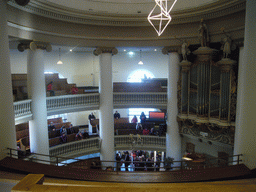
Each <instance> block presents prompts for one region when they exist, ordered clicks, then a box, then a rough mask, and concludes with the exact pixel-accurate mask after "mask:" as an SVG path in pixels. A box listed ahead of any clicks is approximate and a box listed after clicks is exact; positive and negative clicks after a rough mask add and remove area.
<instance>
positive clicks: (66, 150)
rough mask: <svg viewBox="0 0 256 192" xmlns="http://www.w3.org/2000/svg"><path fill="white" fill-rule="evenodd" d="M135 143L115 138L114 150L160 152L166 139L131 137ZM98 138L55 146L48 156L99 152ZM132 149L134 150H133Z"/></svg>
mask: <svg viewBox="0 0 256 192" xmlns="http://www.w3.org/2000/svg"><path fill="white" fill-rule="evenodd" d="M132 138H133V139H134V141H135V142H133V143H132V140H131V136H130V135H122V136H115V148H116V149H117V150H120V149H125V150H131V149H135V148H136V149H142V150H143V149H150V150H162V151H165V148H166V137H158V136H148V135H145V136H144V135H139V136H138V135H133V136H132ZM100 145H101V142H100V138H99V137H96V138H91V139H83V140H79V141H73V142H69V143H65V144H61V145H57V146H53V147H50V152H49V153H50V156H62V157H65V156H76V155H81V154H90V153H98V152H100ZM133 147H134V148H133Z"/></svg>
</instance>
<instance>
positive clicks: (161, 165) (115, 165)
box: [7, 148, 242, 172]
mask: <svg viewBox="0 0 256 192" xmlns="http://www.w3.org/2000/svg"><path fill="white" fill-rule="evenodd" d="M7 150H9V151H10V152H9V153H7V154H8V155H10V157H12V156H18V155H17V154H13V151H16V152H17V151H18V150H17V149H11V148H7ZM33 155H37V156H43V157H48V159H50V160H49V161H48V160H45V159H33ZM235 156H237V157H238V158H239V157H240V156H242V154H237V155H233V156H230V157H235ZM52 158H54V159H56V160H55V161H52V160H51V159H52ZM59 159H62V160H63V159H66V160H67V159H73V160H79V159H76V158H68V157H60V156H52V155H45V154H40V153H32V156H31V157H30V158H28V160H29V161H36V162H38V161H42V162H48V163H50V164H52V165H56V166H59V163H60V162H59ZM210 159H213V158H210ZM217 159H218V160H223V159H221V158H217ZM206 161H207V159H206ZM241 161H242V160H241V159H240V160H239V161H234V162H237V165H239V162H241ZM94 162H95V163H98V165H95V166H93V167H91V168H92V169H95V168H99V169H102V168H103V170H107V171H115V172H118V171H119V169H120V168H125V169H126V168H127V169H128V168H129V169H131V170H132V171H134V170H136V169H138V168H144V170H145V169H146V170H147V169H148V168H150V169H152V170H153V169H154V171H156V170H161V171H168V170H170V169H172V170H174V169H175V170H181V169H189V170H190V169H194V168H195V167H194V166H192V167H191V166H190V163H191V162H192V163H193V161H187V160H182V161H172V163H171V166H168V165H165V161H161V160H159V161H150V162H149V161H107V160H104V161H103V160H100V161H97V160H95V161H94ZM104 163H105V164H106V163H107V165H104ZM120 163H121V164H125V166H122V165H121V164H120ZM127 163H129V164H130V165H132V167H129V166H126V164H127ZM136 163H144V164H151V165H152V164H153V165H154V167H147V166H146V165H144V166H143V167H134V166H133V165H134V164H136ZM61 164H64V165H67V163H61ZM172 164H174V165H176V166H173V165H172ZM110 165H112V166H110ZM155 165H158V166H155ZM169 165H170V164H169ZM177 165H178V166H177ZM212 165H213V164H212ZM219 166H223V165H219ZM75 167H80V166H79V165H76V166H75ZM110 167H111V170H109V169H108V168H110ZM198 167H199V166H198ZM206 167H207V165H205V163H204V164H202V166H200V168H206ZM216 167H218V166H216ZM104 168H105V169H104Z"/></svg>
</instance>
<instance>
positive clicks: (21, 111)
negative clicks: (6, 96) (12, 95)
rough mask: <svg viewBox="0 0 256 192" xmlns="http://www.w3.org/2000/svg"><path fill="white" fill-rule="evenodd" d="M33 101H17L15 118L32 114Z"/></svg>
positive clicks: (14, 105)
mask: <svg viewBox="0 0 256 192" xmlns="http://www.w3.org/2000/svg"><path fill="white" fill-rule="evenodd" d="M31 102H32V100H31V99H28V100H24V101H17V102H15V103H14V104H13V107H14V114H15V118H16V117H20V116H25V115H30V114H31Z"/></svg>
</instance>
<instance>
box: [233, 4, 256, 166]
mask: <svg viewBox="0 0 256 192" xmlns="http://www.w3.org/2000/svg"><path fill="white" fill-rule="evenodd" d="M255 10H256V1H253V0H247V1H246V16H245V36H244V49H243V50H240V51H243V52H244V53H243V55H241V54H240V56H242V59H240V61H239V68H238V69H239V71H238V89H237V109H236V128H235V140H234V155H236V154H243V157H242V160H243V162H242V163H244V164H245V165H246V166H247V167H249V168H250V169H255V168H256V160H255V159H256V142H255V138H256V118H255V114H256V102H255V98H256V88H255V87H256V75H255V74H256V65H255V61H256V36H255V31H256V26H255V23H256V12H255Z"/></svg>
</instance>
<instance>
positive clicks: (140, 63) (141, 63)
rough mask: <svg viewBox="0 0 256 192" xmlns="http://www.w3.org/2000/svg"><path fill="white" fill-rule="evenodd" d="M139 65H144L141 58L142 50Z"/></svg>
mask: <svg viewBox="0 0 256 192" xmlns="http://www.w3.org/2000/svg"><path fill="white" fill-rule="evenodd" d="M138 64H139V65H143V62H142V59H141V50H140V61H139V63H138Z"/></svg>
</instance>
